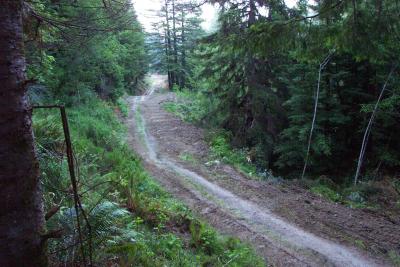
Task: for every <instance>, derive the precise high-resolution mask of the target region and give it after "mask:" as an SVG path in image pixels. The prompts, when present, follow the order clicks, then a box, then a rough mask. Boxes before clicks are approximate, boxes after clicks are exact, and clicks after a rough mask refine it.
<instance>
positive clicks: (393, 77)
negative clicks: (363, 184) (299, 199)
mask: <svg viewBox="0 0 400 267" xmlns="http://www.w3.org/2000/svg"><path fill="white" fill-rule="evenodd" d="M220 2H221V3H222V6H221V14H220V20H219V24H220V25H219V28H218V30H217V31H216V32H215V33H212V34H210V35H207V36H206V37H205V38H203V39H202V40H201V41H199V45H198V46H197V47H196V50H195V51H194V54H195V56H196V57H195V58H196V60H197V61H196V64H195V65H196V69H195V75H196V78H195V80H196V81H199V82H198V83H197V84H196V85H194V86H193V90H197V91H200V92H201V93H202V94H203V95H204V96H205V98H207V99H208V101H209V102H206V103H204V114H203V117H204V119H206V120H207V121H212V122H213V123H215V124H216V125H219V126H221V127H223V128H224V129H226V130H227V131H229V135H230V137H229V138H230V140H231V142H232V144H233V145H234V146H236V147H245V148H247V149H248V150H249V155H250V156H251V159H252V161H253V162H254V163H256V164H257V165H258V166H259V167H260V168H266V169H269V170H273V171H274V173H279V174H282V175H284V176H285V177H290V176H292V177H299V176H302V171H303V167H304V162H305V161H307V165H308V166H307V169H306V176H307V177H309V178H312V177H316V176H320V175H328V176H329V177H331V178H332V179H333V180H334V181H335V182H338V183H343V182H350V181H351V180H352V179H354V175H355V173H356V170H357V162H358V159H359V155H360V150H361V147H363V150H362V151H363V157H361V161H362V162H361V163H362V164H361V169H360V170H361V172H360V173H361V176H362V177H365V179H375V178H378V177H382V176H384V175H392V176H396V175H398V167H399V162H400V161H399V159H400V158H399V156H400V155H399V153H398V151H399V147H398V144H399V140H397V139H396V136H395V134H394V133H396V132H397V131H398V129H397V127H398V125H399V124H398V115H399V106H398V92H397V91H396V90H397V88H398V82H399V81H398V75H397V74H398V68H397V67H398V66H397V61H398V53H399V50H398V45H397V43H398V38H399V32H398V31H399V25H398V24H399V20H398V12H397V9H396V8H395V6H396V3H392V2H390V1H379V2H375V1H366V2H362V3H361V2H360V3H357V1H353V2H346V1H337V2H332V1H323V2H317V3H314V4H310V3H307V2H304V1H303V2H302V1H300V2H299V4H298V6H296V7H294V8H288V7H287V6H285V4H284V3H282V2H280V1H278V2H274V1H220ZM266 10H267V11H266ZM171 66H173V65H171ZM375 105H377V108H375ZM314 116H315V117H314ZM371 117H372V119H371ZM370 119H371V123H369V122H370ZM311 124H312V125H313V130H312V132H311V134H310V129H311ZM365 135H366V138H365ZM309 141H310V144H311V145H310V148H308V143H309ZM363 141H365V142H364V143H363ZM364 144H365V146H363V145H364ZM358 178H360V176H359V177H358Z"/></svg>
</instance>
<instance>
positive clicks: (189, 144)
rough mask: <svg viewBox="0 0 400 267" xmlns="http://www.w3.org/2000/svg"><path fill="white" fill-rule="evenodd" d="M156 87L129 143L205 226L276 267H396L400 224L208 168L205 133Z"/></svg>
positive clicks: (140, 103) (161, 80) (136, 110)
mask: <svg viewBox="0 0 400 267" xmlns="http://www.w3.org/2000/svg"><path fill="white" fill-rule="evenodd" d="M150 79H151V86H150V87H149V89H148V90H147V92H146V94H145V95H143V96H137V97H130V98H129V99H128V101H129V104H130V107H131V112H130V115H129V118H128V120H127V121H126V123H127V126H128V127H129V139H130V140H129V142H130V144H131V146H132V148H133V149H134V150H135V151H136V152H137V153H138V154H139V155H140V156H141V157H142V159H143V162H144V165H145V167H146V169H147V170H148V171H149V173H150V174H151V175H152V176H153V177H154V178H155V179H157V180H158V181H159V183H160V184H161V185H162V186H163V187H164V188H165V189H166V190H167V191H169V192H170V193H171V194H172V195H174V196H175V197H177V198H179V199H180V200H182V201H183V202H184V203H185V204H187V205H188V206H189V207H190V208H191V209H192V210H193V211H194V212H195V213H197V214H198V215H199V216H201V217H202V218H203V219H204V220H206V221H207V222H208V223H210V224H211V225H212V226H214V227H215V228H217V229H218V230H219V231H220V232H222V233H225V234H229V235H233V236H237V237H239V238H240V239H242V240H243V241H245V242H248V243H250V244H251V245H252V246H253V247H254V248H255V250H256V251H257V252H258V253H259V254H260V255H261V256H263V257H264V258H265V259H266V261H267V262H268V265H272V266H360V267H361V266H391V262H390V261H389V260H388V257H387V254H388V253H389V252H390V251H392V252H395V253H399V252H400V243H399V242H400V241H399V240H400V219H399V218H388V217H385V216H383V215H379V214H375V213H373V212H371V211H367V210H360V209H350V208H348V207H345V206H342V205H338V204H335V203H331V202H329V201H326V200H324V199H322V198H320V197H318V196H316V195H314V194H312V193H310V192H309V191H307V190H305V189H303V188H301V187H300V186H298V185H296V184H293V183H276V182H264V181H255V180H251V179H249V178H248V177H246V176H245V175H244V174H242V173H241V172H239V171H237V170H236V169H235V168H233V167H231V166H229V165H225V164H221V163H215V164H206V163H209V162H208V161H209V157H208V154H209V148H208V146H207V143H206V142H205V140H204V132H203V130H202V129H200V128H198V127H195V126H193V125H190V124H188V123H185V122H182V121H181V120H180V119H179V118H178V117H176V116H174V115H173V114H170V113H168V112H166V111H165V110H164V108H163V105H164V104H165V103H167V102H171V101H176V96H175V94H173V93H170V92H166V90H165V87H166V85H167V84H166V77H165V76H160V75H153V76H151V77H150ZM188 158H189V159H190V160H188Z"/></svg>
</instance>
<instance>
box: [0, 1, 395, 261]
mask: <svg viewBox="0 0 400 267" xmlns="http://www.w3.org/2000/svg"><path fill="white" fill-rule="evenodd" d="M160 3H161V4H160V8H158V7H157V8H156V10H155V16H156V18H157V19H156V20H155V21H154V23H153V27H152V29H151V30H148V32H146V31H145V30H144V28H143V26H142V25H141V24H140V22H139V20H138V16H137V14H136V11H135V8H134V5H133V3H132V2H131V1H130V0H74V1H71V0H57V1H54V0H26V1H23V0H15V1H14V0H4V1H0V7H1V10H0V80H1V83H2V88H1V89H0V195H2V201H1V203H2V206H4V209H3V210H2V211H0V266H33V267H35V266H264V265H265V264H266V261H268V259H266V258H267V257H266V256H265V255H264V254H263V255H261V256H260V253H258V252H259V249H260V248H259V247H260V246H258V244H257V246H258V247H256V248H255V246H254V244H247V243H246V242H243V241H242V240H241V239H243V238H242V236H237V237H240V239H239V238H237V237H230V236H229V235H222V234H221V233H220V231H218V230H219V229H215V228H213V226H214V224H213V222H210V224H212V225H213V226H210V225H209V224H208V223H207V222H205V220H204V219H203V218H201V217H202V216H198V214H197V213H196V212H193V211H192V208H191V207H188V206H187V205H189V204H190V203H185V202H184V201H182V200H179V196H178V198H175V196H174V194H173V193H171V192H169V193H168V191H171V190H168V188H166V187H165V186H163V185H160V184H159V183H158V182H157V181H156V180H157V179H155V177H153V176H154V175H153V173H151V172H150V171H149V170H148V169H149V165H150V164H149V163H146V162H145V161H144V162H143V159H141V157H140V156H139V155H138V154H136V152H137V151H133V150H132V146H131V143H132V140H131V139H132V138H133V137H132V136H130V133H129V125H128V127H127V124H128V123H129V122H130V118H131V117H132V116H133V118H134V120H135V121H136V123H138V124H140V123H142V124H143V125H142V127H144V123H143V121H141V120H142V118H141V117H140V116H141V115H140V114H139V113H140V111H141V110H140V108H137V109H136V110H135V109H132V106H131V103H132V102H129V99H130V96H136V95H142V94H146V92H147V91H148V88H149V87H150V86H151V81H150V78H149V76H148V74H149V73H159V74H162V75H165V77H166V79H167V87H168V88H166V90H167V91H169V92H174V98H173V99H174V101H172V100H171V99H172V98H171V99H169V100H168V101H166V102H165V103H164V102H160V103H158V104H160V105H163V107H164V109H165V110H166V111H168V112H171V113H173V114H174V115H175V116H178V117H179V118H180V119H182V120H183V121H186V122H188V123H190V124H193V125H196V126H198V127H200V128H202V129H203V130H205V131H206V136H207V137H206V139H207V143H208V145H209V146H210V157H207V159H206V160H205V161H206V162H205V164H203V162H202V163H201V164H202V165H205V166H207V167H208V166H209V165H213V166H214V165H216V166H217V167H218V166H219V165H220V164H222V163H223V164H227V165H232V166H234V168H235V169H237V170H238V172H239V173H240V175H242V174H243V175H244V176H246V179H247V178H248V179H253V180H256V181H261V182H265V183H268V182H271V181H272V182H273V183H279V184H284V185H285V186H286V185H287V184H290V186H292V184H293V185H294V186H296V188H297V187H299V188H301V189H299V190H303V189H305V190H306V192H309V191H311V192H312V193H313V194H316V195H318V196H319V197H321V198H323V199H327V200H328V201H330V202H336V203H340V204H343V205H344V206H347V207H350V208H351V209H362V210H364V209H365V210H368V212H376V213H377V214H384V215H382V216H383V217H385V218H389V219H388V220H390V222H391V223H392V224H393V225H395V226H393V227H397V226H398V225H399V221H398V217H397V216H398V214H399V212H400V176H399V175H400V173H399V170H400V136H397V137H396V135H397V131H400V97H399V96H400V91H399V90H400V89H399V85H400V79H399V73H400V66H399V58H400V47H399V41H400V20H399V15H400V12H399V8H398V5H399V3H398V2H397V1H395V0H366V1H359V0H353V1H344V0H338V1H332V0H323V1H315V2H314V1H306V0H299V1H298V2H297V3H296V5H294V6H291V7H289V6H288V2H285V1H277V0H209V1H189V0H163V1H161V2H160ZM205 4H212V5H213V6H214V7H215V8H216V9H217V10H218V18H217V19H216V20H215V23H214V24H215V25H213V26H212V27H211V30H208V31H206V30H205V29H204V28H203V27H202V23H203V20H202V19H201V14H202V6H203V5H205ZM156 89H157V90H159V89H161V88H156ZM176 96H177V97H176ZM134 103H135V104H137V103H136V102H134ZM135 108H136V107H135ZM132 113H133V115H132ZM135 116H136V117H135ZM161 123H162V122H161ZM174 127H177V126H174ZM171 128H172V126H171ZM143 131H144V132H146V130H143ZM142 142H143V143H145V141H143V140H142ZM185 153H186V152H185ZM185 153H183V154H180V158H181V159H182V161H186V162H190V163H191V164H193V166H197V165H199V163H196V162H197V161H196V160H197V159H196V155H193V156H192V155H190V154H187V153H186V154H185ZM160 162H162V161H160ZM221 162H222V163H221ZM160 164H161V163H160ZM164 164H165V163H164ZM196 164H197V165H196ZM156 165H157V164H156ZM217 167H215V168H214V169H216V168H217ZM193 168H194V167H193ZM190 170H192V169H190ZM175 175H176V176H177V177H178V176H179V173H176V174H175ZM260 188H261V186H260ZM201 194H203V195H207V194H206V193H201ZM305 194H308V193H305ZM208 201H211V202H212V201H214V200H212V199H211V198H210V199H209V200H208ZM307 201H308V200H306V202H307ZM215 202H217V201H215ZM335 205H336V204H335ZM214 209H215V210H217V208H212V210H214ZM243 216H244V215H243ZM376 216H378V215H376ZM379 216H380V215H379ZM395 217H396V218H397V219H396V218H395ZM206 218H207V217H206ZM224 218H225V217H224ZM393 218H395V219H393ZM216 228H218V227H216ZM223 230H225V229H223ZM222 232H224V233H231V232H235V231H231V232H229V231H222ZM360 236H361V235H360ZM362 238H364V237H363V236H361V237H360V240H364V239H362ZM343 239H345V238H343ZM246 240H247V239H246ZM247 241H248V240H247ZM357 242H358V243H357ZM360 242H361V243H362V242H363V241H359V240H356V241H354V242H353V243H352V244H356V245H357V244H358V245H359V244H360ZM377 242H378V241H377ZM250 243H251V242H250ZM252 245H253V246H252ZM366 246H367V245H364V243H362V246H361V245H359V247H362V249H364V250H366V251H369V252H370V250H369V249H370V248H365V247H366ZM373 249H375V248H373ZM373 249H371V251H372V250H373ZM376 250H377V249H376ZM373 253H375V251H373ZM379 253H380V254H379V255H380V257H381V256H382V255H383V256H382V257H385V259H386V258H390V260H391V263H394V264H400V263H399V262H400V254H398V253H400V247H393V249H386V248H385V251H379ZM269 255H270V254H268V256H269ZM303 263H304V262H303ZM278 266H280V265H279V264H278ZM282 266H283V265H282ZM339 266H340V265H339Z"/></svg>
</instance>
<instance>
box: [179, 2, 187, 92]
mask: <svg viewBox="0 0 400 267" xmlns="http://www.w3.org/2000/svg"><path fill="white" fill-rule="evenodd" d="M181 16H182V24H181V27H182V29H181V30H182V33H181V38H182V55H181V65H182V69H181V80H180V87H181V88H185V86H186V39H185V38H186V36H185V34H186V33H185V10H184V8H183V7H182V9H181Z"/></svg>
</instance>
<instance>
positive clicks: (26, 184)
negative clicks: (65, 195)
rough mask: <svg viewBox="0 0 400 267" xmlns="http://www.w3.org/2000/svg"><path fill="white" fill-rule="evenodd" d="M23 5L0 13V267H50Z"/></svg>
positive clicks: (15, 3) (12, 0)
mask: <svg viewBox="0 0 400 267" xmlns="http://www.w3.org/2000/svg"><path fill="white" fill-rule="evenodd" d="M22 7H23V3H22V0H3V1H2V2H1V8H0V84H1V86H0V196H1V208H0V266H4V267H7V266H19V267H24V266H27V267H28V266H29V267H36V266H46V265H47V259H46V256H45V246H44V244H43V242H42V238H41V235H42V234H43V230H44V215H43V201H42V194H41V189H40V183H39V166H38V162H37V160H36V155H35V150H34V145H33V134H32V128H31V109H30V107H29V105H28V101H27V96H26V89H25V87H26V86H25V80H26V76H25V67H26V65H25V58H24V55H23V27H22Z"/></svg>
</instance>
